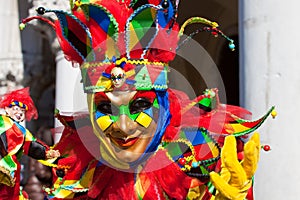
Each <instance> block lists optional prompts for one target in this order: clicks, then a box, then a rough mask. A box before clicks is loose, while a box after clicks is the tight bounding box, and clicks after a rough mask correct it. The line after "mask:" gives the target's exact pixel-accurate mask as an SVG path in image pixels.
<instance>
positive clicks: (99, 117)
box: [95, 111, 114, 132]
mask: <svg viewBox="0 0 300 200" xmlns="http://www.w3.org/2000/svg"><path fill="white" fill-rule="evenodd" d="M95 120H96V123H97V125H98V126H99V128H100V129H101V130H102V131H103V132H104V131H106V130H107V129H108V128H109V127H110V126H111V125H112V124H113V122H114V121H113V120H112V119H111V117H110V116H109V115H104V114H102V113H100V112H98V111H97V112H96V113H95Z"/></svg>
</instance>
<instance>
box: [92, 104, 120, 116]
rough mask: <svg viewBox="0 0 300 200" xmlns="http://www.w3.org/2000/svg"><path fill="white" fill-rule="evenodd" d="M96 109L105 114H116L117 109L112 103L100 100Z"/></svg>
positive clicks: (117, 112)
mask: <svg viewBox="0 0 300 200" xmlns="http://www.w3.org/2000/svg"><path fill="white" fill-rule="evenodd" d="M97 110H98V111H99V112H101V113H103V114H106V115H118V114H119V109H118V108H117V107H116V106H114V105H112V104H111V102H109V101H103V102H100V103H99V104H98V106H97Z"/></svg>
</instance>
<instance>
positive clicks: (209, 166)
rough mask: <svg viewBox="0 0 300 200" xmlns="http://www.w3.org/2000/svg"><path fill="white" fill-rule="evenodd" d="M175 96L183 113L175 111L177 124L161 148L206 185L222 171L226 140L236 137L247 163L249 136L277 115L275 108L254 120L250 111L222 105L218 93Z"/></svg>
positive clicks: (182, 168) (209, 91)
mask: <svg viewBox="0 0 300 200" xmlns="http://www.w3.org/2000/svg"><path fill="white" fill-rule="evenodd" d="M172 92H173V94H174V95H175V96H174V95H173V96H172V98H173V99H176V98H177V100H178V102H179V103H177V104H179V105H180V108H181V109H180V112H178V109H177V111H172V109H171V114H172V119H176V120H177V121H176V122H174V121H172V119H171V122H170V127H169V128H168V129H167V131H166V134H165V136H164V138H163V140H162V145H161V148H162V149H165V150H166V151H167V153H168V156H169V158H170V160H172V161H173V162H175V163H177V165H178V166H179V167H180V169H181V170H182V171H184V172H185V173H186V174H187V175H189V176H191V177H195V178H197V179H199V180H201V181H202V182H204V183H205V182H208V181H209V173H210V172H211V171H216V172H219V171H220V154H221V151H222V147H223V144H224V140H225V137H226V136H228V135H234V136H235V137H236V140H237V153H238V157H239V159H243V147H244V143H245V142H246V141H247V140H248V137H249V135H250V134H251V133H253V132H254V131H255V130H257V129H258V128H259V127H260V126H261V125H262V124H263V122H264V121H265V120H266V119H267V118H268V116H270V115H271V113H272V112H273V111H274V107H272V108H270V109H269V110H268V111H267V112H266V114H265V115H263V116H262V117H260V118H259V119H254V120H252V119H251V112H249V111H248V110H246V109H244V108H241V107H239V106H232V105H226V104H221V103H220V101H219V98H218V90H217V89H207V90H205V92H204V94H203V95H201V96H198V97H196V98H195V99H193V100H189V99H188V97H187V96H184V95H182V93H180V92H179V94H178V92H177V91H172ZM171 106H172V105H171ZM177 108H178V106H177ZM178 120H180V124H179V123H178Z"/></svg>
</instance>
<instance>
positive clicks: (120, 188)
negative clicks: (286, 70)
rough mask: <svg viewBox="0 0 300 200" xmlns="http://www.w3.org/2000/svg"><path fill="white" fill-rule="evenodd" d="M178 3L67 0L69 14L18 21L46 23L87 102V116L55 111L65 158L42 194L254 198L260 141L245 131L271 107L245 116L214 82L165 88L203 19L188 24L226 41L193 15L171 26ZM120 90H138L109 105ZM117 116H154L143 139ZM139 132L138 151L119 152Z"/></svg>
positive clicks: (144, 123)
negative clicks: (192, 91)
mask: <svg viewBox="0 0 300 200" xmlns="http://www.w3.org/2000/svg"><path fill="white" fill-rule="evenodd" d="M178 3H179V1H178V0H176V1H175V0H144V1H142V0H122V1H121V0H120V1H118V0H99V1H92V0H91V1H89V0H81V1H75V2H73V1H70V5H71V10H72V13H68V12H65V11H62V10H48V9H45V8H43V7H40V8H38V9H37V12H38V13H39V14H40V15H42V14H45V13H48V12H53V13H55V14H56V15H57V17H58V20H57V21H56V22H55V23H52V22H51V21H49V20H47V19H46V18H42V17H41V16H35V17H31V18H28V19H25V20H23V23H22V24H21V28H24V25H25V24H26V23H27V22H29V21H30V20H32V19H41V20H43V21H45V22H48V23H49V24H50V25H51V26H53V28H54V29H55V30H56V33H57V36H58V39H59V42H60V45H61V48H62V50H63V51H64V53H65V56H66V58H67V59H68V60H70V61H72V62H77V63H79V64H80V69H81V74H82V82H83V86H84V91H85V92H86V93H87V100H88V106H89V114H88V115H83V114H79V115H74V116H64V115H62V114H60V113H59V112H57V113H56V117H57V118H58V119H59V120H60V121H61V122H62V124H63V125H64V126H65V129H64V131H63V134H62V138H61V139H60V141H59V143H58V144H57V145H56V146H55V148H56V149H58V150H59V151H60V152H62V155H63V157H62V158H60V159H58V160H57V161H56V163H54V164H53V167H54V172H55V174H56V177H55V178H54V185H53V188H49V189H47V190H46V192H47V193H48V197H49V199H128V200H132V199H214V198H216V199H245V198H247V199H249V200H250V199H252V194H251V191H252V190H251V186H252V177H253V175H254V173H255V170H256V166H257V162H258V156H259V151H260V148H261V146H260V144H259V135H258V134H257V133H256V134H254V135H253V136H252V138H251V139H250V140H249V138H248V135H249V134H250V133H252V132H254V131H255V130H256V129H257V128H258V127H259V126H260V125H261V124H262V123H263V122H264V120H265V119H266V118H267V117H268V116H269V115H270V114H271V113H273V112H274V108H271V109H270V110H269V111H268V112H267V113H266V114H265V115H264V116H263V117H261V118H260V119H258V120H251V113H250V112H249V111H247V110H245V109H243V108H240V107H236V106H230V105H225V104H221V103H220V102H219V98H218V90H217V89H208V90H206V91H205V92H204V93H203V95H200V96H199V97H197V98H195V99H193V100H190V99H189V97H188V96H187V95H186V94H185V93H184V92H181V91H177V90H173V89H170V88H168V78H167V77H168V71H169V64H168V63H169V62H170V61H172V60H173V59H174V57H175V55H176V50H177V48H178V46H180V45H181V44H184V43H185V41H186V40H188V39H190V37H187V38H185V39H184V41H182V40H181V39H182V36H183V35H184V30H185V28H186V27H187V26H188V25H190V24H196V25H204V27H202V28H199V29H198V30H197V31H196V32H200V31H207V32H211V33H213V34H214V35H221V36H223V37H225V39H227V40H228V41H229V48H231V49H234V44H233V41H232V40H231V39H230V38H228V37H227V36H225V35H224V34H223V33H222V32H221V31H220V30H219V29H218V28H217V26H218V25H217V23H215V22H211V21H209V20H206V19H204V18H201V17H193V18H190V19H188V20H187V21H186V22H185V23H184V24H183V25H182V26H179V25H178V24H177V22H176V17H177V8H178ZM127 91H136V93H133V94H132V97H130V98H129V97H128V95H131V93H128V95H127V96H125V97H124V98H125V99H127V100H126V101H124V102H126V103H118V101H116V102H115V103H112V102H113V101H114V98H111V96H113V97H118V95H119V94H123V93H124V92H127ZM114 95H115V96H114ZM128 99H130V100H128ZM117 100H119V99H117ZM121 100H122V101H123V100H124V99H121ZM113 104H115V105H113ZM116 105H117V106H116ZM124 116H125V118H126V120H131V121H133V122H134V123H135V125H136V124H138V126H140V127H142V128H141V129H142V130H147V129H148V128H151V127H152V126H153V124H155V127H156V128H155V133H154V134H153V135H151V134H150V135H151V136H150V138H151V139H149V140H148V139H140V138H135V137H134V138H133V137H130V136H129V135H127V134H126V133H124V132H122V131H120V129H121V128H120V127H121V126H122V125H120V123H121V121H122V120H124V118H123V117H124ZM116 127H117V128H116ZM114 130H115V131H116V130H117V131H118V133H114V132H113V131H114ZM225 138H226V139H225ZM141 140H143V142H144V140H146V142H145V143H146V144H147V145H146V147H145V149H143V153H142V154H141V155H140V156H137V158H135V159H132V157H126V155H127V154H126V153H128V152H126V150H127V149H128V151H129V149H130V147H131V146H133V145H135V144H137V143H139V142H140V141H141ZM248 140H249V141H248ZM224 141H225V142H224ZM246 141H248V142H247V143H246V145H244V143H245V142H246ZM116 149H117V150H116ZM123 151H124V152H123ZM95 152H96V153H95ZM122 153H124V154H122ZM130 153H131V154H130V155H132V156H135V154H134V153H132V152H130ZM244 154H245V157H244ZM120 155H122V156H124V157H126V159H124V160H123V157H122V156H120ZM242 160H243V161H242ZM241 161H242V162H241ZM248 191H249V192H248ZM246 196H247V197H246Z"/></svg>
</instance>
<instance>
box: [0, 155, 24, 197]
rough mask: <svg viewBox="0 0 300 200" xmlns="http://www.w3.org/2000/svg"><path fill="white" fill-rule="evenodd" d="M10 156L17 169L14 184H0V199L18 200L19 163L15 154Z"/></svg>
mask: <svg viewBox="0 0 300 200" xmlns="http://www.w3.org/2000/svg"><path fill="white" fill-rule="evenodd" d="M12 158H13V160H14V161H15V163H17V170H16V171H15V185H14V187H9V186H6V185H3V184H0V199H1V200H18V199H19V193H20V169H21V165H20V163H19V161H18V160H17V157H16V156H15V155H13V156H12Z"/></svg>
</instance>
